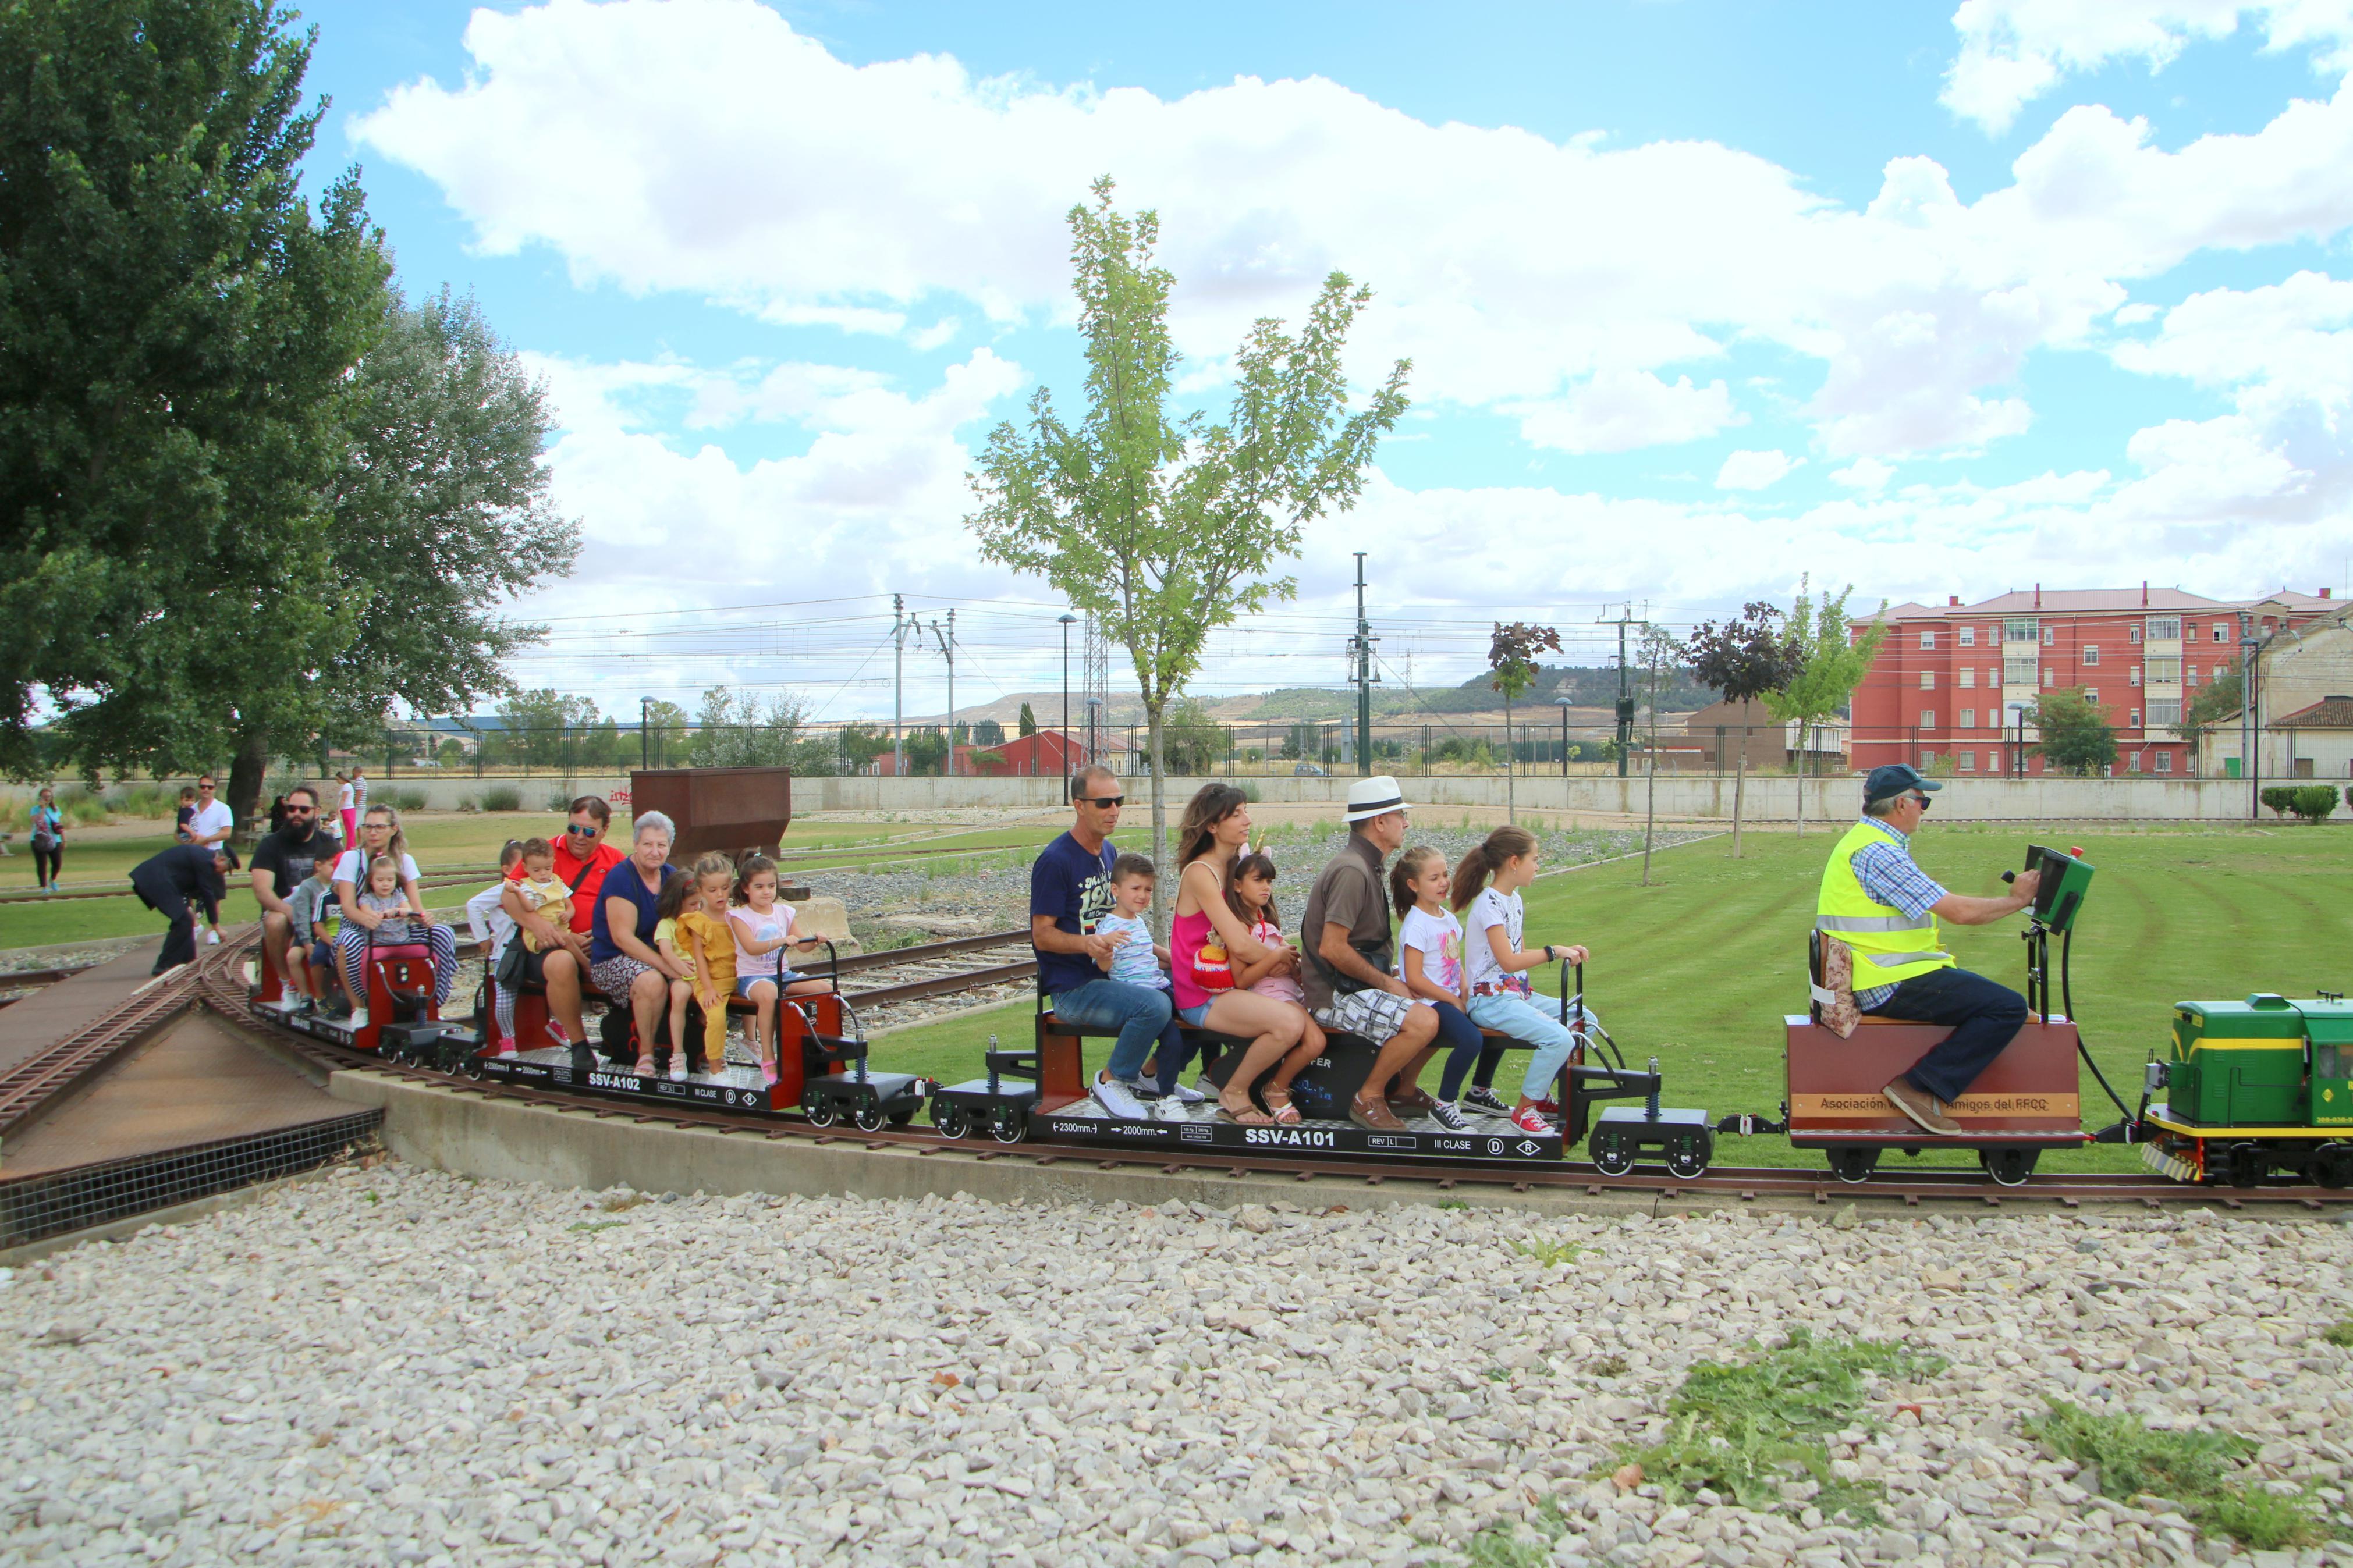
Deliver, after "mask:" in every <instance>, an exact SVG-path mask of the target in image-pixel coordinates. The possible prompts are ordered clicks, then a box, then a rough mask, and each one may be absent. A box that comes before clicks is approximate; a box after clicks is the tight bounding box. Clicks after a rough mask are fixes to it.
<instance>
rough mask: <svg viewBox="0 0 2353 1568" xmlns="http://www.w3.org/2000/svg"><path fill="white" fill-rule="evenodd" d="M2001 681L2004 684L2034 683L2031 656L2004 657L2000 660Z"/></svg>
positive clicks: (2027, 684)
mask: <svg viewBox="0 0 2353 1568" xmlns="http://www.w3.org/2000/svg"><path fill="white" fill-rule="evenodd" d="M2001 683H2002V684H2003V685H2004V686H2031V685H2033V684H2034V661H2033V660H2032V659H2031V658H2005V659H2003V660H2002V661H2001Z"/></svg>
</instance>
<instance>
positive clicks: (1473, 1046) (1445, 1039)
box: [1430, 1002, 1487, 1104]
mask: <svg viewBox="0 0 2353 1568" xmlns="http://www.w3.org/2000/svg"><path fill="white" fill-rule="evenodd" d="M1430 1005H1431V1006H1433V1007H1435V1008H1437V1009H1438V1043H1439V1044H1440V1045H1441V1046H1444V1047H1446V1068H1445V1070H1444V1071H1443V1072H1442V1073H1440V1076H1439V1079H1438V1098H1439V1099H1440V1100H1445V1101H1447V1102H1448V1103H1449V1104H1451V1103H1453V1101H1454V1100H1455V1099H1456V1098H1457V1097H1458V1096H1459V1095H1461V1092H1462V1078H1463V1075H1464V1074H1465V1073H1468V1072H1469V1071H1470V1070H1471V1064H1472V1062H1473V1061H1475V1060H1477V1059H1478V1058H1479V1053H1480V1048H1481V1047H1483V1046H1484V1045H1485V1044H1486V1043H1487V1039H1486V1037H1485V1036H1483V1035H1482V1034H1481V1033H1479V1026H1478V1025H1476V1024H1474V1023H1472V1021H1471V1019H1470V1016H1469V1015H1467V1014H1465V1013H1464V1012H1463V1011H1462V1009H1461V1008H1460V1007H1457V1006H1456V1005H1454V1004H1453V1003H1451V1002H1433V1003H1431V1004H1430Z"/></svg>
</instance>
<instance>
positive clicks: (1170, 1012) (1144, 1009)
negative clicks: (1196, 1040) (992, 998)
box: [1054, 980, 1185, 1083]
mask: <svg viewBox="0 0 2353 1568" xmlns="http://www.w3.org/2000/svg"><path fill="white" fill-rule="evenodd" d="M1054 1016H1056V1017H1058V1018H1060V1019H1061V1020H1062V1022H1064V1023H1065V1024H1076V1025H1078V1026H1080V1027H1082V1028H1086V1029H1117V1030H1118V1031H1119V1038H1118V1040H1117V1041H1115V1042H1114V1043H1113V1046H1112V1047H1111V1060H1110V1061H1109V1062H1108V1063H1106V1064H1105V1066H1106V1067H1107V1068H1109V1069H1110V1071H1111V1076H1112V1077H1113V1078H1115V1079H1121V1080H1123V1081H1124V1082H1129V1083H1133V1082H1134V1081H1135V1079H1136V1078H1137V1077H1138V1076H1139V1075H1141V1074H1142V1073H1143V1071H1144V1058H1145V1057H1147V1056H1150V1055H1151V1054H1152V1047H1153V1044H1154V1042H1155V1041H1158V1042H1161V1043H1163V1044H1165V1045H1166V1046H1168V1047H1171V1048H1172V1050H1174V1051H1179V1052H1181V1051H1182V1050H1183V1049H1184V1047H1185V1037H1184V1036H1182V1035H1181V1034H1179V1033H1178V1032H1177V1029H1176V1023H1175V1018H1176V1012H1175V1009H1174V1007H1173V1005H1172V1004H1171V1001H1170V998H1169V995H1168V993H1167V992H1166V991H1161V990H1146V989H1145V988H1144V987H1143V986H1141V985H1124V984H1121V983H1120V982H1118V981H1116V980H1090V981H1088V982H1087V983H1086V984H1084V985H1082V986H1079V987H1078V988H1077V989H1076V990H1072V991H1065V992H1062V993H1061V994H1059V995H1057V996H1056V997H1055V998H1054Z"/></svg>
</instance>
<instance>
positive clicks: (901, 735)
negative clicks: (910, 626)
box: [891, 594, 907, 779]
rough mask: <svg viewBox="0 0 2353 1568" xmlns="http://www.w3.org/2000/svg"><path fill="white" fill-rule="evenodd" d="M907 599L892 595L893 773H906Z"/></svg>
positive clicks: (903, 774) (902, 775)
mask: <svg viewBox="0 0 2353 1568" xmlns="http://www.w3.org/2000/svg"><path fill="white" fill-rule="evenodd" d="M906 607H907V601H906V599H905V598H904V597H903V596H902V595H897V594H893V595H891V776H892V778H894V779H899V778H905V777H906V776H907V742H906V731H905V728H904V725H905V713H906V695H907V637H906V614H905V611H906Z"/></svg>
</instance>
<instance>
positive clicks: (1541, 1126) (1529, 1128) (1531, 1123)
mask: <svg viewBox="0 0 2353 1568" xmlns="http://www.w3.org/2000/svg"><path fill="white" fill-rule="evenodd" d="M1512 1125H1513V1126H1514V1127H1516V1128H1518V1129H1519V1130H1520V1131H1523V1132H1529V1133H1534V1134H1535V1136H1537V1137H1539V1138H1541V1137H1543V1136H1545V1135H1546V1133H1549V1132H1550V1131H1553V1125H1552V1123H1551V1122H1549V1121H1546V1120H1545V1119H1544V1112H1542V1111H1540V1110H1537V1109H1536V1108H1535V1106H1533V1105H1524V1106H1522V1107H1520V1108H1519V1109H1518V1110H1514V1112H1512Z"/></svg>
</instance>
